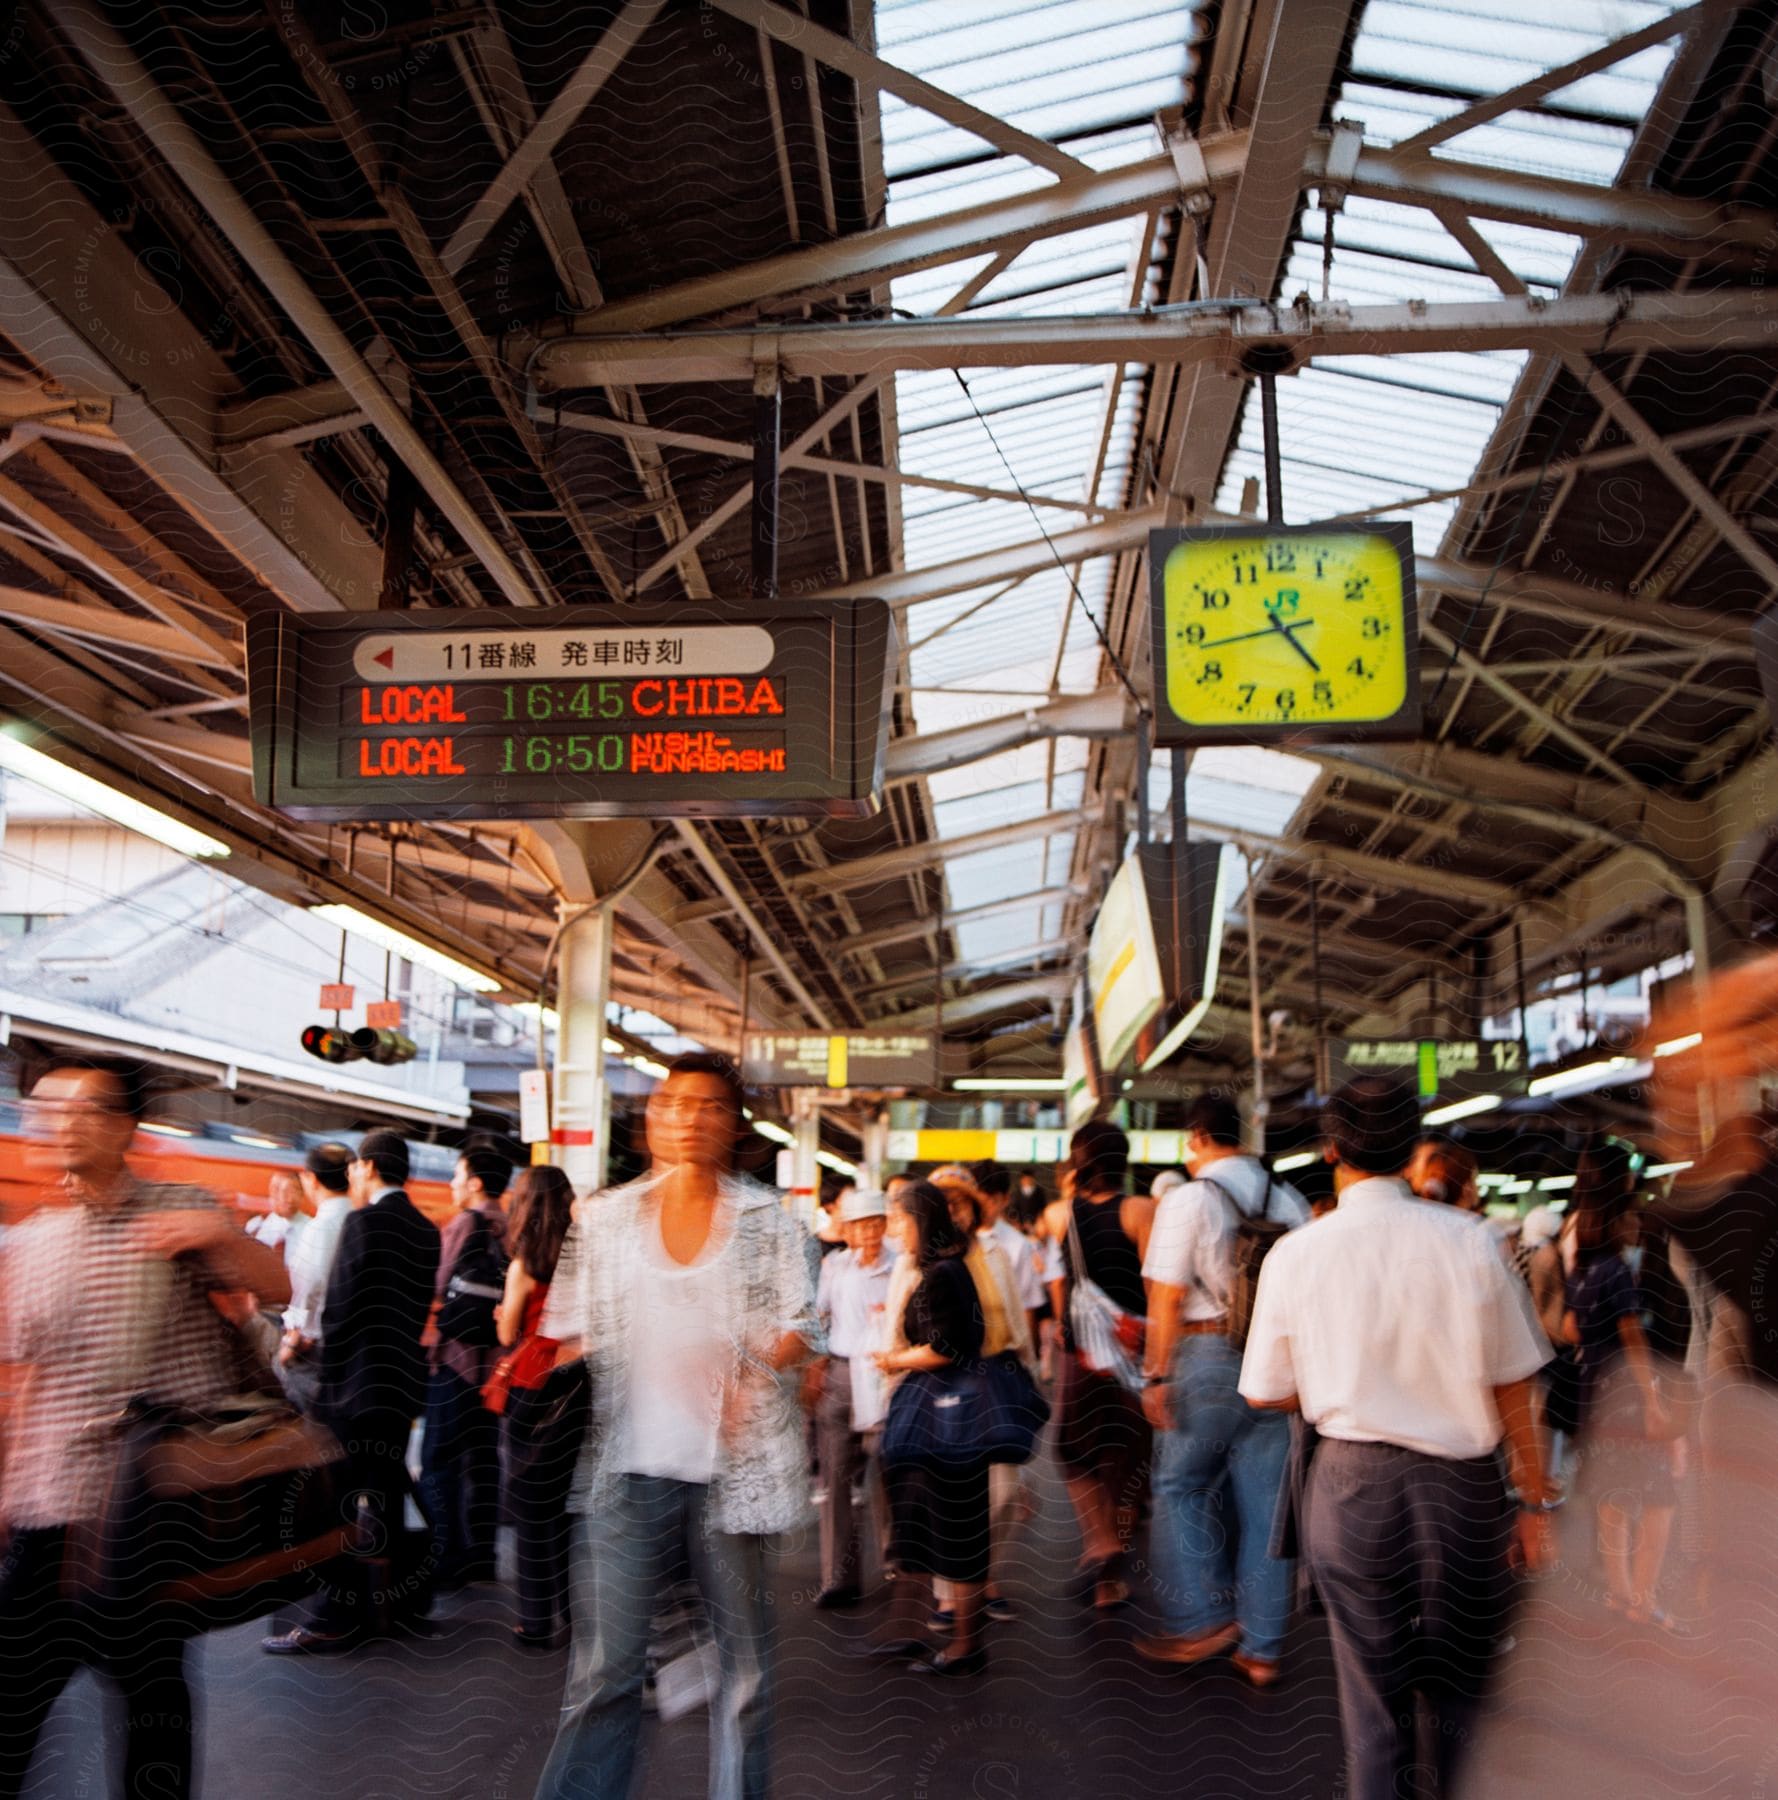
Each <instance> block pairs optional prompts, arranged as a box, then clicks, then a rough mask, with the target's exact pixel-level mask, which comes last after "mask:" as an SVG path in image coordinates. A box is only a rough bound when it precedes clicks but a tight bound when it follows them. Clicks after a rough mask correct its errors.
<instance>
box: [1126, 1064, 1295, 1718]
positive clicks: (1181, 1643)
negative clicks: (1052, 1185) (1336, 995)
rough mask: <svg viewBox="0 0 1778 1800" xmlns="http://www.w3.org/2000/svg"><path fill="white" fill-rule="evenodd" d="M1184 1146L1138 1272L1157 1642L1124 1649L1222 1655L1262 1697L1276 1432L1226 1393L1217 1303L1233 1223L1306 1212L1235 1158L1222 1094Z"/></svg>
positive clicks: (1237, 1126)
mask: <svg viewBox="0 0 1778 1800" xmlns="http://www.w3.org/2000/svg"><path fill="white" fill-rule="evenodd" d="M1185 1137H1186V1157H1187V1160H1188V1161H1189V1162H1190V1164H1191V1169H1192V1179H1191V1180H1190V1181H1189V1182H1186V1183H1184V1184H1182V1185H1181V1186H1178V1187H1176V1188H1173V1189H1171V1190H1169V1191H1168V1192H1167V1194H1166V1196H1165V1197H1164V1198H1163V1199H1162V1201H1161V1205H1160V1210H1159V1212H1158V1213H1157V1214H1156V1215H1155V1222H1154V1229H1153V1231H1152V1232H1151V1233H1150V1235H1149V1240H1148V1256H1147V1259H1146V1261H1145V1262H1144V1263H1143V1265H1142V1273H1143V1275H1144V1276H1145V1277H1146V1278H1147V1280H1148V1284H1149V1288H1148V1300H1149V1313H1148V1348H1147V1352H1146V1357H1145V1361H1144V1365H1143V1366H1144V1369H1145V1370H1146V1372H1147V1377H1148V1382H1149V1385H1148V1387H1147V1389H1146V1390H1145V1391H1144V1393H1143V1396H1142V1403H1143V1411H1144V1412H1145V1413H1146V1414H1147V1415H1148V1420H1149V1423H1150V1424H1151V1425H1153V1426H1154V1428H1155V1430H1156V1432H1157V1433H1159V1436H1158V1437H1157V1438H1156V1440H1155V1468H1154V1499H1155V1516H1154V1527H1153V1531H1152V1533H1151V1537H1150V1544H1151V1556H1152V1561H1153V1564H1154V1572H1155V1600H1156V1603H1157V1610H1158V1611H1159V1614H1160V1620H1161V1631H1160V1633H1159V1634H1158V1635H1156V1636H1153V1637H1149V1638H1141V1639H1138V1640H1137V1644H1136V1649H1137V1651H1138V1652H1139V1653H1140V1654H1141V1655H1143V1656H1146V1657H1148V1658H1149V1659H1150V1660H1151V1661H1154V1662H1165V1663H1194V1662H1201V1661H1202V1660H1203V1659H1204V1658H1205V1657H1208V1656H1216V1655H1219V1654H1220V1653H1221V1652H1222V1651H1224V1650H1231V1649H1232V1650H1233V1651H1234V1652H1235V1665H1236V1667H1237V1668H1239V1669H1240V1670H1241V1672H1242V1674H1244V1675H1245V1676H1246V1677H1247V1679H1248V1680H1249V1681H1251V1682H1252V1683H1253V1684H1254V1686H1256V1687H1269V1686H1270V1685H1271V1684H1272V1683H1273V1682H1274V1681H1275V1680H1276V1679H1277V1677H1278V1666H1279V1662H1280V1659H1281V1658H1282V1656H1283V1654H1284V1633H1285V1629H1286V1627H1287V1626H1288V1625H1289V1623H1290V1600H1291V1592H1292V1588H1293V1585H1294V1579H1295V1571H1294V1569H1293V1568H1292V1566H1291V1564H1290V1562H1289V1561H1287V1560H1285V1559H1283V1558H1274V1557H1272V1556H1271V1555H1270V1554H1269V1553H1268V1550H1269V1544H1270V1540H1271V1532H1272V1519H1273V1515H1274V1514H1275V1513H1276V1511H1277V1509H1278V1491H1279V1488H1280V1487H1281V1486H1282V1484H1283V1481H1284V1471H1285V1466H1286V1462H1287V1460H1288V1457H1289V1452H1290V1421H1289V1420H1288V1419H1287V1418H1286V1417H1285V1416H1284V1415H1283V1414H1282V1413H1280V1412H1277V1411H1270V1410H1261V1409H1259V1408H1256V1407H1252V1406H1249V1405H1248V1404H1247V1402H1246V1401H1245V1400H1243V1399H1242V1398H1241V1396H1240V1394H1239V1392H1238V1391H1237V1383H1238V1382H1239V1380H1240V1375H1241V1350H1240V1348H1239V1347H1238V1346H1237V1345H1235V1344H1233V1343H1231V1342H1230V1338H1229V1321H1230V1299H1231V1291H1232V1289H1233V1286H1234V1282H1235V1277H1236V1271H1235V1255H1236V1248H1237V1239H1238V1237H1239V1235H1240V1228H1241V1221H1242V1219H1243V1218H1247V1219H1258V1220H1265V1221H1267V1222H1269V1223H1271V1224H1273V1225H1276V1226H1277V1227H1278V1228H1279V1229H1280V1230H1295V1229H1296V1228H1297V1227H1298V1226H1301V1225H1306V1224H1307V1223H1308V1221H1309V1205H1308V1202H1307V1201H1306V1200H1304V1198H1303V1197H1302V1195H1301V1194H1299V1193H1298V1192H1297V1191H1296V1189H1295V1188H1293V1187H1291V1186H1290V1185H1289V1184H1288V1183H1287V1182H1283V1181H1278V1180H1275V1179H1274V1178H1273V1176H1272V1174H1271V1172H1270V1171H1269V1170H1268V1169H1267V1168H1266V1166H1265V1164H1264V1163H1262V1162H1261V1161H1260V1160H1259V1158H1258V1157H1256V1156H1250V1155H1248V1154H1247V1153H1246V1152H1245V1151H1244V1150H1243V1149H1242V1148H1241V1143H1242V1138H1241V1114H1240V1111H1239V1109H1238V1108H1237V1107H1236V1105H1235V1103H1234V1102H1233V1101H1232V1100H1230V1099H1228V1098H1227V1097H1226V1096H1225V1095H1222V1094H1215V1093H1205V1094H1200V1095H1199V1096H1198V1097H1197V1099H1195V1100H1194V1101H1193V1102H1192V1104H1191V1106H1190V1108H1189V1110H1188V1111H1187V1113H1186V1117H1185ZM1267 1254H1268V1255H1269V1252H1268V1253H1267Z"/></svg>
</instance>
